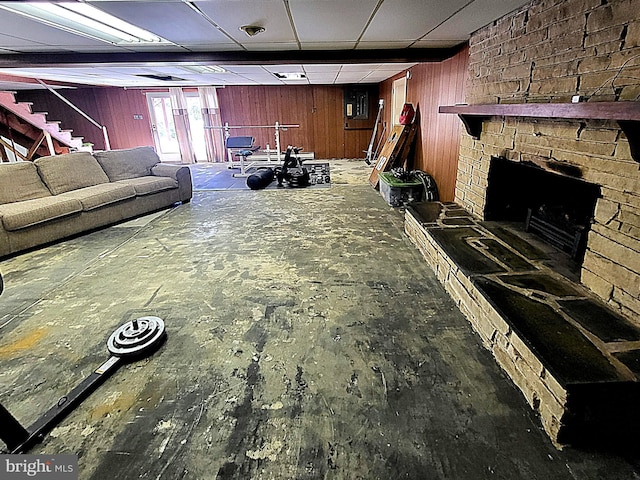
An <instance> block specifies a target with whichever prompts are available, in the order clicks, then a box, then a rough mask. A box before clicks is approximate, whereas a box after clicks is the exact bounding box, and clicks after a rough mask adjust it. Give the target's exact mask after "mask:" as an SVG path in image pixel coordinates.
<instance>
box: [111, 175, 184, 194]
mask: <svg viewBox="0 0 640 480" xmlns="http://www.w3.org/2000/svg"><path fill="white" fill-rule="evenodd" d="M118 183H119V184H124V185H131V186H132V187H133V188H134V189H135V191H136V195H138V196H139V197H140V196H143V195H150V194H152V193H156V192H161V191H163V190H171V189H173V188H178V181H177V180H174V179H173V178H170V177H138V178H130V179H129V180H120V181H119V182H118Z"/></svg>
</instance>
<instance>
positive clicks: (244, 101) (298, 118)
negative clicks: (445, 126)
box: [218, 85, 378, 158]
mask: <svg viewBox="0 0 640 480" xmlns="http://www.w3.org/2000/svg"><path fill="white" fill-rule="evenodd" d="M377 95H378V92H377V88H375V89H374V91H373V92H372V95H371V96H370V100H371V101H373V102H374V103H375V102H377V99H376V97H377ZM218 100H219V102H220V112H221V118H222V122H227V123H229V125H273V124H275V122H280V123H281V124H290V125H296V124H299V125H300V128H292V129H289V130H288V131H286V132H282V133H281V135H280V142H281V147H282V149H284V148H285V147H286V146H287V145H296V146H302V147H303V148H304V150H306V151H312V152H315V156H316V158H360V157H361V158H364V153H363V150H366V148H367V145H368V143H369V139H370V138H371V130H372V126H373V121H374V120H375V111H373V112H372V111H371V109H370V114H369V117H370V121H368V122H366V123H365V124H364V125H363V123H362V121H359V122H356V121H353V120H348V119H347V118H345V117H344V112H343V105H344V104H343V88H342V87H341V86H331V85H326V86H324V85H311V86H308V85H306V86H255V87H254V86H231V87H226V88H222V89H219V90H218ZM233 134H234V135H251V136H253V137H255V138H256V143H257V144H258V145H261V146H262V147H265V146H266V144H267V143H268V144H269V145H270V146H271V148H274V147H275V140H274V137H273V129H269V130H267V129H251V130H249V129H247V130H234V131H233Z"/></svg>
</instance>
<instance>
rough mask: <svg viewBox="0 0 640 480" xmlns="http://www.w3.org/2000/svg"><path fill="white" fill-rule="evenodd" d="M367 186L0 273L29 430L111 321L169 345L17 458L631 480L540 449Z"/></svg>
mask: <svg viewBox="0 0 640 480" xmlns="http://www.w3.org/2000/svg"><path fill="white" fill-rule="evenodd" d="M368 173H369V169H368V168H367V167H366V165H365V164H364V163H363V162H361V161H360V162H354V161H350V162H349V161H333V162H332V176H333V186H332V188H330V189H322V190H295V191H294V190H286V191H282V190H269V191H207V192H196V194H195V196H194V198H193V201H192V202H191V203H190V204H187V205H181V206H177V207H175V208H173V209H171V210H167V211H164V212H161V213H159V214H154V215H150V216H147V217H143V218H140V219H137V220H134V221H131V222H127V223H123V224H120V225H118V226H114V227H110V228H107V229H104V230H100V231H97V232H93V233H90V234H88V235H84V236H81V237H78V238H74V239H71V240H67V241H63V242H60V243H58V244H55V245H52V246H49V247H46V248H43V249H39V250H35V251H32V252H29V253H26V254H23V255H19V256H17V257H14V258H10V259H5V260H2V261H0V271H1V272H2V274H3V275H4V278H5V292H4V294H3V295H2V296H0V366H1V368H0V402H1V403H2V404H3V405H4V406H5V407H7V408H8V409H9V410H10V411H11V412H12V413H13V414H14V415H15V416H16V417H17V418H18V419H20V421H21V422H22V423H23V424H25V425H28V424H31V422H33V421H34V420H36V419H37V418H38V417H39V415H40V414H41V413H43V412H44V411H45V410H46V409H47V408H48V407H50V406H51V405H52V404H54V403H55V402H56V401H57V399H58V398H59V397H61V396H62V395H64V394H66V393H67V392H68V391H69V390H70V389H71V388H72V387H73V386H75V385H76V384H77V383H79V382H80V381H81V380H82V379H84V378H85V377H86V376H87V375H89V373H90V372H91V371H92V370H93V369H95V368H96V367H97V366H98V365H100V364H101V363H102V362H103V361H104V360H106V359H107V358H108V353H107V349H106V346H105V341H106V339H107V337H108V336H109V334H110V333H111V332H112V331H113V330H114V329H115V328H116V327H118V326H119V325H121V324H122V323H124V322H126V321H129V320H132V319H134V318H136V317H139V316H143V315H157V316H160V317H162V318H163V319H164V320H165V322H166V326H167V331H168V339H167V342H166V343H165V344H164V346H163V347H162V348H161V349H160V350H159V351H158V352H156V353H155V354H154V355H153V356H151V357H149V358H147V359H144V360H140V361H138V362H135V363H130V364H127V365H124V366H122V367H121V368H120V369H119V370H118V371H117V372H116V373H115V374H114V375H113V377H111V378H110V379H109V380H108V381H107V382H106V383H105V384H104V385H103V386H101V387H100V388H99V390H98V391H96V392H95V393H94V394H93V395H92V396H90V397H89V398H88V399H87V400H85V402H84V403H82V404H81V405H80V406H79V407H78V408H77V409H76V410H75V411H74V412H73V413H72V414H71V415H70V416H69V417H67V418H66V419H65V420H64V421H63V422H62V423H61V424H60V425H59V426H58V427H57V428H56V429H55V430H53V432H51V434H50V435H49V436H47V437H46V439H45V440H44V442H43V443H41V444H39V445H38V446H37V447H35V448H34V449H33V450H32V453H67V454H77V455H78V456H79V457H80V459H79V466H80V478H81V479H115V478H118V479H265V480H266V479H385V480H388V479H401V478H407V479H459V480H479V479H508V480H517V479H523V480H524V479H526V480H534V479H543V480H550V479H554V480H555V479H581V480H583V479H585V480H588V479H593V480H595V479H625V480H626V479H638V478H640V467H639V465H640V462H638V456H637V455H638V454H637V451H636V453H633V452H632V453H625V454H621V453H615V452H609V453H605V452H587V451H581V450H576V449H571V448H569V449H565V450H563V451H558V450H556V449H555V448H554V447H553V446H552V444H551V442H550V441H549V440H548V439H547V437H546V436H545V434H544V433H543V431H542V430H541V426H540V423H539V421H538V419H537V418H536V417H535V415H534V414H533V413H532V411H531V410H530V409H529V408H528V406H527V404H526V402H525V400H524V399H523V398H522V396H521V394H520V393H519V392H518V391H517V390H516V388H515V387H514V386H513V384H512V383H511V382H510V380H509V379H508V378H507V377H506V376H505V375H504V374H503V373H502V372H501V371H500V369H499V368H498V367H497V365H496V364H495V363H494V361H493V359H492V357H491V355H490V353H489V352H488V351H486V350H484V349H483V348H482V346H481V342H480V340H479V337H477V336H476V335H475V334H474V333H473V332H472V330H471V327H470V325H469V324H468V323H467V321H466V320H465V319H464V318H463V316H462V315H461V314H460V312H459V311H458V310H457V308H456V307H455V305H454V304H453V303H452V301H451V300H450V298H449V297H448V296H447V294H446V293H445V292H444V290H443V289H442V287H441V286H440V284H439V283H438V281H437V279H436V278H435V277H434V275H433V273H432V272H431V270H430V269H429V267H428V266H427V265H426V263H425V262H424V261H423V260H422V257H421V256H420V254H419V253H418V251H417V250H416V249H415V248H414V247H413V246H412V245H411V244H410V242H409V241H408V239H407V238H406V237H405V235H404V233H403V217H402V215H401V213H400V212H399V211H398V210H397V209H396V210H394V209H392V208H390V207H388V206H387V205H386V204H385V202H384V201H383V199H382V198H381V197H380V196H379V195H378V194H377V193H376V192H375V191H374V190H373V189H372V188H371V187H370V186H369V185H368V184H367V177H368Z"/></svg>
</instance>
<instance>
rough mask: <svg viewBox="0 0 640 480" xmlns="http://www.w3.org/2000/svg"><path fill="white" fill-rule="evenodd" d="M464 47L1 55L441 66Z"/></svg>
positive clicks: (57, 60) (5, 58) (4, 60)
mask: <svg viewBox="0 0 640 480" xmlns="http://www.w3.org/2000/svg"><path fill="white" fill-rule="evenodd" d="M461 48H462V46H457V47H452V48H403V49H388V50H387V49H380V50H289V51H251V52H185V53H183V52H135V53H134V52H132V53H20V54H8V55H0V68H18V67H20V68H36V67H73V66H82V65H91V66H95V67H98V66H101V65H120V66H127V65H140V64H141V63H146V64H158V63H161V64H162V63H167V64H170V63H181V64H185V65H188V64H194V65H197V64H203V63H205V64H225V65H274V64H288V63H291V64H294V63H306V64H323V63H354V64H355V63H413V62H416V63H422V62H441V61H442V60H446V59H447V58H451V57H452V56H454V55H455V54H456V53H457V52H458V51H459V50H460V49H461Z"/></svg>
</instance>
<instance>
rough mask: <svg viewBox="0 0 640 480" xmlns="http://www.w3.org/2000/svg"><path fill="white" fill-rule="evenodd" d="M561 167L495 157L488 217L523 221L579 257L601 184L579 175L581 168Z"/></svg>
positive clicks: (539, 234)
mask: <svg viewBox="0 0 640 480" xmlns="http://www.w3.org/2000/svg"><path fill="white" fill-rule="evenodd" d="M550 165H551V166H552V167H556V165H553V164H550ZM558 166H560V165H558ZM556 168H557V167H556ZM558 171H559V173H555V172H551V171H548V170H545V169H543V168H542V167H539V166H538V165H536V164H533V163H523V162H514V161H511V160H507V159H506V158H502V157H491V163H490V166H489V174H488V187H487V192H486V202H485V211H484V218H485V219H486V220H493V221H508V222H522V223H523V224H524V228H525V230H526V231H529V232H532V233H534V234H536V235H538V236H539V237H541V238H542V239H543V240H544V241H545V242H547V243H549V244H551V245H553V246H555V247H557V248H559V249H561V250H563V251H565V252H567V253H568V254H569V255H570V256H571V258H572V259H573V260H575V261H576V262H578V263H579V262H581V261H582V258H583V256H584V252H585V249H586V243H587V233H588V231H589V228H590V226H591V223H592V221H593V215H594V210H595V206H596V201H597V199H598V198H599V197H600V187H599V186H598V185H595V184H592V183H588V182H585V181H584V180H581V179H580V178H577V177H579V175H580V174H581V172H580V170H579V169H577V168H576V169H575V170H574V169H569V170H567V169H558ZM570 175H571V176H570Z"/></svg>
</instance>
